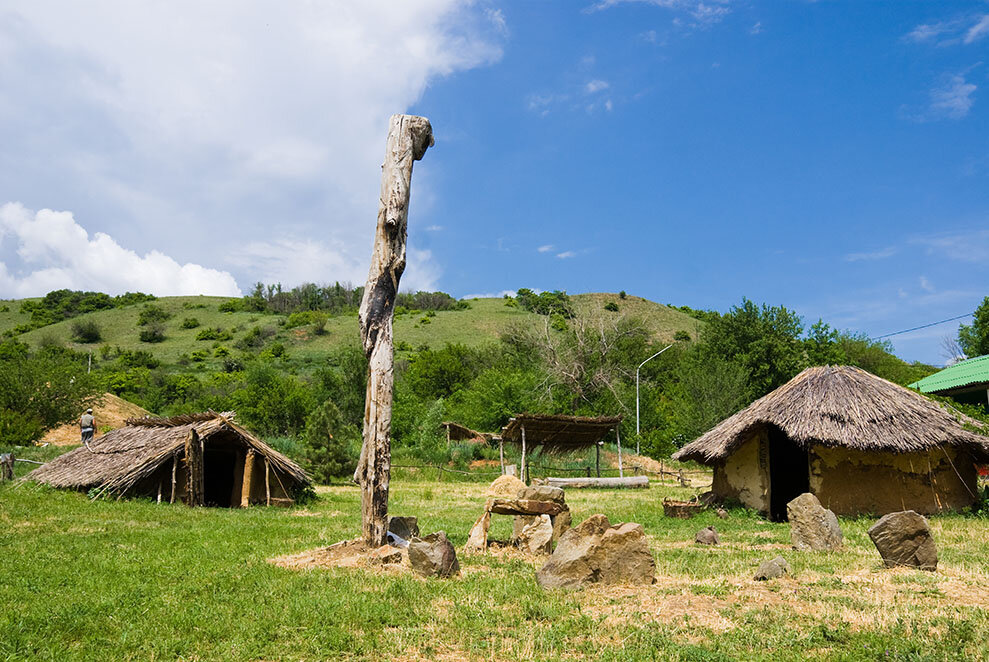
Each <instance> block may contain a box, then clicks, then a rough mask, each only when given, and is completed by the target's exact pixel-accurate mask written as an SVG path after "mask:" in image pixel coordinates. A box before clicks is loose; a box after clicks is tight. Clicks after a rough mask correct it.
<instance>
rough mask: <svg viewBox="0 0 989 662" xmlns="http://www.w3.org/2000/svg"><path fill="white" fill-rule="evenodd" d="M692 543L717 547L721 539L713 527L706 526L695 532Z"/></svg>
mask: <svg viewBox="0 0 989 662" xmlns="http://www.w3.org/2000/svg"><path fill="white" fill-rule="evenodd" d="M694 542H696V543H699V544H701V545H718V544H720V543H721V539H720V538H718V531H717V530H716V529H715V528H714V527H713V526H707V527H704V528H703V529H701V530H700V531H698V532H697V534H696V535H695V536H694Z"/></svg>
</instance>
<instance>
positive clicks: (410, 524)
mask: <svg viewBox="0 0 989 662" xmlns="http://www.w3.org/2000/svg"><path fill="white" fill-rule="evenodd" d="M388 531H389V533H394V534H395V535H396V536H398V537H399V538H401V539H402V540H412V539H413V538H418V537H419V519H418V518H416V517H389V518H388Z"/></svg>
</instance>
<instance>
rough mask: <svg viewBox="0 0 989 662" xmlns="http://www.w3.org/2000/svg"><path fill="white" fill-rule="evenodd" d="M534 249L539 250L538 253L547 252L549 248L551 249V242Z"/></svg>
mask: <svg viewBox="0 0 989 662" xmlns="http://www.w3.org/2000/svg"><path fill="white" fill-rule="evenodd" d="M536 250H537V251H539V252H540V253H549V252H550V251H551V250H553V244H546V245H544V246H540V247H539V248H537V249H536Z"/></svg>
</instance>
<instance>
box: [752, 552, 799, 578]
mask: <svg viewBox="0 0 989 662" xmlns="http://www.w3.org/2000/svg"><path fill="white" fill-rule="evenodd" d="M789 573H790V564H789V563H787V562H786V559H784V558H783V557H782V556H777V557H776V558H775V559H772V560H769V561H763V562H762V563H761V564H759V569H758V570H756V573H755V577H754V578H753V579H755V580H756V581H766V580H767V579H776V578H777V577H782V576H783V575H786V574H789Z"/></svg>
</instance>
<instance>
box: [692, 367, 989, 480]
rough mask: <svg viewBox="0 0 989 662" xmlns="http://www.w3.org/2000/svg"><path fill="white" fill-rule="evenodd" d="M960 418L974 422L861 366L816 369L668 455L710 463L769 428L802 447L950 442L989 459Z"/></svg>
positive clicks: (987, 447)
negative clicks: (756, 431)
mask: <svg viewBox="0 0 989 662" xmlns="http://www.w3.org/2000/svg"><path fill="white" fill-rule="evenodd" d="M963 423H970V424H972V423H975V421H973V420H972V419H969V418H968V417H965V416H963V415H961V414H960V413H958V412H955V411H953V410H952V411H949V410H948V409H946V408H945V407H943V406H941V405H939V404H938V403H936V402H933V401H932V400H929V399H928V398H926V397H924V396H922V395H920V394H919V393H916V392H914V391H911V390H910V389H907V388H904V387H902V386H898V385H896V384H894V383H892V382H889V381H886V380H885V379H882V378H881V377H876V376H875V375H873V374H871V373H868V372H866V371H865V370H862V369H860V368H854V367H851V366H821V367H815V368H808V369H806V370H804V371H803V372H801V373H800V374H799V375H797V376H796V377H794V378H793V379H791V380H790V381H789V382H787V383H786V384H784V385H783V386H781V387H779V388H778V389H776V390H775V391H773V392H772V393H770V394H768V395H766V396H763V397H762V398H760V399H758V400H756V401H755V402H753V403H752V404H751V405H749V406H748V407H747V408H745V409H743V410H742V411H740V412H738V413H737V414H735V415H734V416H731V417H729V418H727V419H725V420H724V421H722V422H721V423H719V424H718V425H716V426H714V427H713V428H712V429H711V430H709V431H708V432H707V433H706V434H704V435H702V436H701V437H699V438H698V439H696V440H695V441H692V442H691V443H689V444H687V445H686V446H684V447H683V448H681V449H680V450H679V451H678V452H677V453H675V454H674V455H673V458H674V459H676V460H695V461H697V462H703V463H705V464H710V463H713V462H716V461H719V460H722V459H724V458H725V457H727V456H728V455H730V454H731V453H732V452H733V451H734V450H735V449H736V448H738V446H739V445H741V444H742V443H743V442H744V441H745V440H746V439H747V438H748V433H749V431H750V430H752V429H753V428H755V427H756V426H759V425H775V426H776V427H778V428H780V429H781V430H783V432H785V433H786V435H787V437H789V438H790V439H791V440H792V441H794V442H795V443H797V444H799V445H801V446H803V447H807V446H809V445H810V444H820V445H823V446H831V447H844V448H849V449H853V450H858V451H875V452H885V453H910V452H916V451H924V450H927V449H929V448H934V447H939V446H942V445H949V446H962V447H966V448H968V449H969V450H971V451H972V453H973V455H975V456H976V458H978V459H983V460H984V459H989V438H987V437H985V436H983V435H980V434H976V433H974V432H971V431H969V430H967V429H965V427H963Z"/></svg>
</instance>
